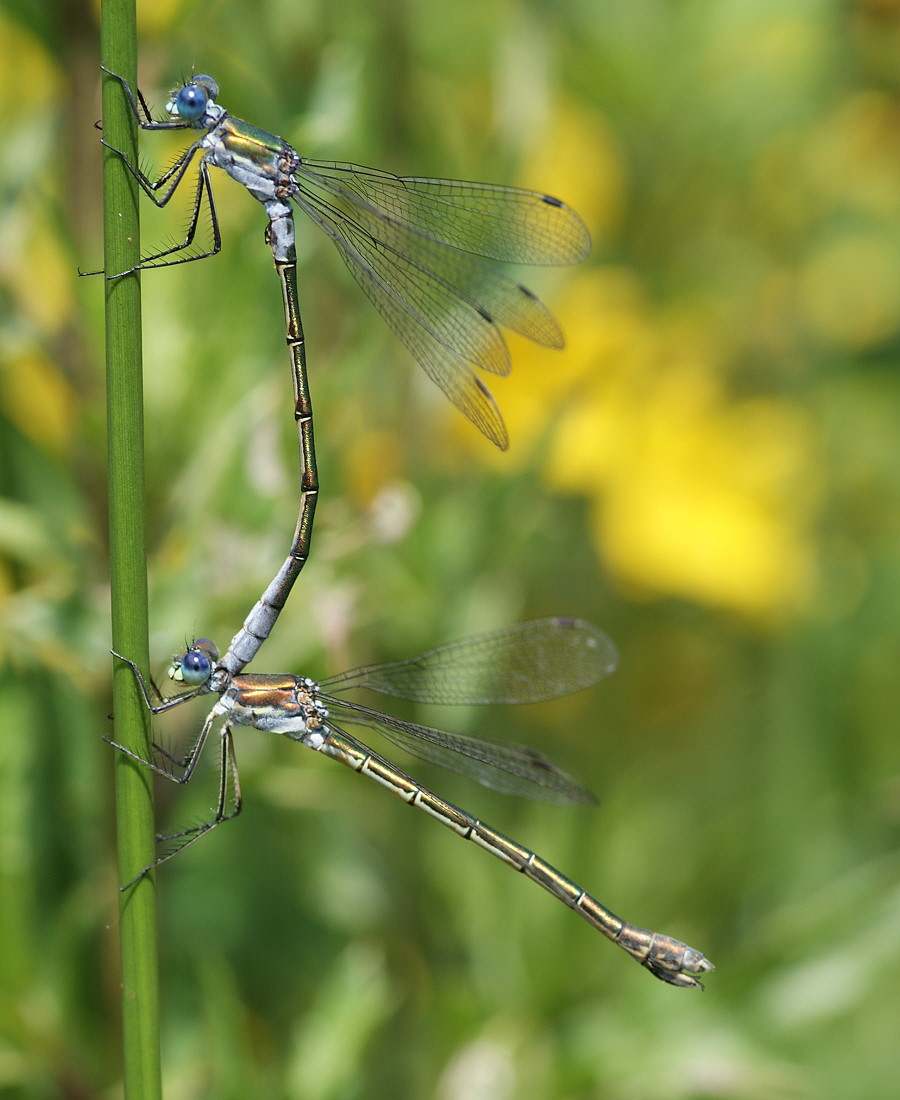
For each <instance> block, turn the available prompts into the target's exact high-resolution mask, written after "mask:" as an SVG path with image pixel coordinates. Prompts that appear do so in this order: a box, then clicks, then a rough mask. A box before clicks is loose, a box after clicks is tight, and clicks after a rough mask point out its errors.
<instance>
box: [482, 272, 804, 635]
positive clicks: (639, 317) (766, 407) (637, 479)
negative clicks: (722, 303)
mask: <svg viewBox="0 0 900 1100" xmlns="http://www.w3.org/2000/svg"><path fill="white" fill-rule="evenodd" d="M559 312H560V316H561V320H562V321H563V325H564V328H565V330H566V332H567V333H568V335H569V337H570V344H569V347H568V348H567V350H566V351H565V352H564V353H563V355H562V356H560V357H559V358H558V359H555V360H553V361H551V360H550V359H549V357H548V355H547V353H546V352H544V351H541V350H539V349H538V350H534V351H531V350H529V349H528V348H527V347H526V346H525V344H524V342H523V343H522V344H521V345H517V347H516V349H515V363H516V366H515V371H514V375H513V378H514V382H515V385H511V386H510V392H509V393H508V394H507V393H504V394H503V396H502V401H501V404H502V408H503V410H504V414H505V416H506V419H507V422H508V424H509V429H510V436H511V438H512V440H513V449H512V452H511V453H512V456H513V460H515V456H516V454H519V455H523V456H525V458H526V459H527V456H528V454H529V453H531V452H532V451H533V448H534V445H535V444H536V442H537V441H538V440H540V439H541V438H542V437H546V438H547V439H548V441H549V450H548V459H547V461H546V463H545V465H544V469H545V472H546V482H547V485H548V486H549V487H551V488H554V489H559V490H564V491H568V492H574V493H580V494H583V495H584V496H586V497H587V498H588V499H589V501H590V510H591V527H592V532H593V538H594V542H595V545H596V548H597V551H598V553H599V555H600V557H601V558H602V560H603V562H604V563H605V565H606V567H607V568H608V570H609V571H610V573H611V574H612V577H613V579H614V580H615V579H617V580H618V581H619V582H620V583H622V584H625V585H628V586H630V587H632V588H634V589H637V590H638V591H644V592H646V593H647V594H654V593H660V594H672V595H678V596H682V597H684V598H687V599H694V600H698V601H701V602H704V603H708V604H711V605H714V606H719V607H723V608H728V609H731V610H735V611H738V612H740V613H745V614H749V615H752V616H754V617H762V618H777V617H779V616H782V615H785V614H792V613H796V612H797V611H798V610H801V609H802V608H803V607H804V606H805V605H806V604H807V603H808V601H809V600H810V598H811V596H812V594H813V590H814V587H815V559H814V544H813V540H812V536H811V532H810V525H811V518H812V516H813V514H814V511H815V508H816V502H817V499H818V494H819V489H820V485H819V475H818V467H817V464H816V462H815V453H814V452H815V435H814V431H813V428H812V426H811V424H810V422H809V419H808V415H807V414H806V413H805V412H804V411H803V410H802V409H801V408H799V407H798V406H795V405H793V404H791V403H790V402H788V401H786V400H784V399H782V398H779V397H764V398H763V397H755V398H752V399H744V400H736V399H735V398H733V397H731V396H730V395H729V393H728V392H727V390H726V388H725V386H724V384H723V382H722V371H723V365H724V362H725V360H726V356H727V352H726V351H725V350H723V349H721V348H720V347H718V345H717V341H716V338H715V335H714V326H713V325H712V324H709V325H706V324H705V323H704V320H703V317H702V314H699V313H697V312H696V311H695V312H693V313H690V314H687V313H684V314H670V315H655V314H654V313H653V312H652V310H651V309H650V307H649V306H648V305H647V304H646V302H645V300H644V297H643V294H642V291H641V287H640V283H639V282H638V280H637V279H635V278H634V277H633V276H632V275H630V274H628V273H627V272H624V271H621V270H617V269H607V270H603V271H594V272H590V273H587V274H584V275H580V276H578V277H577V278H576V279H575V280H574V281H573V283H572V285H571V287H570V288H569V291H568V294H567V297H566V301H565V303H564V304H563V306H562V307H561V308H560V310H559ZM501 461H502V459H501ZM506 461H509V459H508V458H507V459H506Z"/></svg>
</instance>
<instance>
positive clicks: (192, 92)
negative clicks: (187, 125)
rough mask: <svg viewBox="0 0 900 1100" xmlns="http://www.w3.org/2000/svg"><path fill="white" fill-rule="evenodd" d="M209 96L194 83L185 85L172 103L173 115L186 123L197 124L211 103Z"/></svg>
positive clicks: (202, 88)
mask: <svg viewBox="0 0 900 1100" xmlns="http://www.w3.org/2000/svg"><path fill="white" fill-rule="evenodd" d="M209 99H210V97H209V94H208V93H207V91H206V89H205V88H204V87H202V86H200V85H198V84H197V82H196V81H193V82H192V83H190V84H185V86H184V87H183V88H182V89H181V91H180V92H179V93H178V95H176V96H175V99H174V101H173V103H172V114H176V115H178V116H179V118H183V119H184V120H185V122H195V121H196V120H197V119H198V118H200V116H201V115H202V114H203V112H204V111H205V110H206V106H207V104H208V103H209Z"/></svg>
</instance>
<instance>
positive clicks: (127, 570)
mask: <svg viewBox="0 0 900 1100" xmlns="http://www.w3.org/2000/svg"><path fill="white" fill-rule="evenodd" d="M100 38H101V55H102V60H103V63H104V65H106V66H107V68H109V69H111V70H112V71H113V72H117V73H121V74H122V75H124V76H125V77H126V78H127V79H128V80H129V82H130V83H131V84H132V86H134V85H135V82H136V55H137V35H136V26H135V7H134V0H104V3H103V5H102V9H101V28H100ZM103 129H104V134H105V135H106V138H107V140H108V141H109V142H110V143H111V144H112V145H114V146H115V147H116V148H118V149H121V150H122V151H123V152H124V153H125V155H126V156H128V157H129V158H130V160H131V162H132V163H137V128H136V126H135V123H134V119H133V117H132V115H131V112H130V111H129V110H128V108H127V104H126V103H125V100H124V97H123V96H122V89H121V88H120V87H119V85H118V84H117V83H116V82H115V81H114V80H110V79H108V78H104V81H103ZM103 208H104V214H103V218H104V221H103V228H104V266H105V269H106V271H108V272H116V271H123V270H127V269H128V268H129V267H131V266H133V265H134V264H136V263H137V262H138V259H139V256H140V240H139V226H138V188H137V185H136V183H135V181H134V179H133V178H132V177H131V175H130V174H129V173H128V171H127V170H126V168H125V166H124V165H123V164H122V161H121V159H120V158H119V157H117V156H116V155H115V154H113V153H110V152H108V151H105V153H104V158H103ZM104 285H105V289H106V383H107V439H108V463H109V465H108V474H109V540H110V585H111V605H112V638H113V648H114V649H115V650H116V651H117V652H119V653H123V654H127V655H128V656H129V657H132V658H133V659H134V660H136V661H138V662H139V663H141V664H142V665H143V667H145V668H146V666H147V556H146V535H145V521H144V516H145V505H144V426H143V403H142V402H143V378H142V371H141V296H140V278H139V276H138V275H129V276H126V277H125V278H122V279H116V280H113V281H110V280H106V281H105V284H104ZM113 707H114V714H115V735H116V740H117V741H119V742H120V743H121V744H123V745H127V746H129V747H130V748H132V749H133V750H134V751H135V752H136V753H138V754H139V755H141V756H143V757H144V758H145V759H147V758H149V751H150V724H149V716H148V715H147V713H146V709H145V707H144V705H143V702H142V699H141V697H140V695H139V694H138V691H137V689H136V685H135V684H134V680H133V677H132V675H131V671H130V670H129V669H128V668H127V667H126V666H125V665H123V664H121V663H118V662H117V663H116V664H115V665H114V678H113ZM115 779H116V829H117V843H118V858H119V880H120V881H121V882H127V881H128V880H129V879H131V878H133V877H134V875H135V873H136V872H137V871H139V870H140V868H141V867H146V866H147V865H148V864H149V863H151V862H152V860H153V853H154V835H155V831H154V813H153V783H152V775H151V773H150V772H149V771H148V770H147V769H145V768H141V767H140V765H138V764H136V763H135V762H134V761H132V760H129V759H128V758H127V757H125V756H124V755H122V754H119V755H118V758H117V760H116V767H115ZM120 948H121V965H122V1036H123V1044H122V1056H123V1073H124V1085H125V1096H126V1097H127V1098H128V1100H158V1098H159V1097H161V1095H162V1089H161V1067H160V1055H159V975H158V962H157V926H156V884H155V879H154V876H153V875H152V874H150V875H146V876H144V878H142V879H141V880H140V881H139V882H138V883H136V884H135V885H134V886H133V887H131V888H130V889H129V890H127V891H126V892H125V893H123V894H122V895H121V910H120Z"/></svg>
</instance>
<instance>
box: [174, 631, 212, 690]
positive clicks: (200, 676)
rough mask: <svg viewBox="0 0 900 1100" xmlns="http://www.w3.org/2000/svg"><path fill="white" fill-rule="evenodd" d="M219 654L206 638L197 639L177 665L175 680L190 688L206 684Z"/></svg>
mask: <svg viewBox="0 0 900 1100" xmlns="http://www.w3.org/2000/svg"><path fill="white" fill-rule="evenodd" d="M218 656H219V652H218V650H217V649H216V647H215V646H214V645H213V643H212V642H210V641H209V640H208V639H207V638H199V639H198V640H197V641H196V642H194V644H193V645H192V646H191V648H190V649H189V650H187V652H186V653H184V654H183V656H182V657H181V659H180V660H179V661H178V663H177V669H178V672H179V673H180V675H179V676H178V677H177V679H179V680H181V681H182V682H183V683H185V684H188V685H189V686H190V687H199V685H200V684H204V683H206V681H207V680H208V679H209V677H210V674H211V673H212V670H213V665H214V664H215V662H216V660H217V659H218Z"/></svg>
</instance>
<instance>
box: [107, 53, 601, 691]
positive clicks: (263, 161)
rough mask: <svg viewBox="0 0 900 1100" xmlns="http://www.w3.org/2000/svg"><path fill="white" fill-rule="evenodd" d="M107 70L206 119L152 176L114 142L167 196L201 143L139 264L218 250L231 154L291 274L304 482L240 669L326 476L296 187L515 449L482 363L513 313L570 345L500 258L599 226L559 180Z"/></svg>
mask: <svg viewBox="0 0 900 1100" xmlns="http://www.w3.org/2000/svg"><path fill="white" fill-rule="evenodd" d="M104 72H106V73H108V75H109V76H111V77H113V79H115V80H117V81H118V82H119V83H120V84H121V86H122V89H123V91H124V93H125V95H126V97H127V99H128V102H129V104H130V106H131V109H132V111H133V112H134V116H135V118H136V120H137V122H138V124H139V125H140V127H141V128H142V129H144V130H182V129H185V130H198V131H202V136H201V137H199V138H198V139H197V140H196V141H195V142H194V143H193V144H192V145H191V146H190V147H189V148H188V149H186V150H185V151H184V153H182V154H181V156H180V157H178V159H177V160H176V161H175V163H174V164H173V165H172V166H171V167H170V168H169V169H168V170H167V171H166V172H164V173H163V174H162V175H161V176H160V177H159V178H158V179H156V180H153V179H151V178H149V177H148V176H147V175H146V174H145V173H144V172H142V171H141V169H140V168H139V167H136V166H135V165H132V164H130V163H129V162H128V160H127V158H125V157H124V155H123V154H122V153H121V152H120V151H119V150H113V151H114V152H116V153H119V155H120V156H122V157H123V160H124V161H125V163H126V165H127V167H128V169H129V171H130V172H131V173H132V175H133V176H134V177H135V179H136V180H137V181H138V183H139V184H140V186H141V188H142V190H143V191H144V192H145V193H146V194H147V195H148V196H149V197H150V198H151V199H152V201H153V202H154V203H155V204H156V205H157V206H165V205H166V204H167V203H168V202H169V201H170V199H171V198H172V196H173V194H174V193H175V191H176V189H177V188H178V185H179V184H180V183H181V181H182V180H183V178H184V176H185V173H186V172H187V170H188V168H189V166H190V164H191V163H192V161H193V160H194V157H195V156H196V155H197V154H198V153H200V154H201V156H200V160H199V167H198V175H197V185H196V191H195V194H194V203H193V209H192V213H191V216H190V220H189V223H188V228H187V232H186V234H185V237H184V240H183V241H182V242H181V243H180V244H175V245H173V246H172V247H170V248H167V249H165V250H164V251H162V252H159V253H157V254H155V255H153V256H148V257H146V258H145V259H143V260H142V261H141V262H140V264H138V265H137V267H136V268H134V269H132V270H139V269H140V270H146V269H147V268H152V267H165V266H168V265H171V264H178V263H185V262H188V261H190V260H197V259H203V258H205V257H207V256H211V255H214V254H215V253H217V252H218V251H219V250H220V248H221V235H220V232H219V222H218V218H217V216H216V207H215V202H214V199H213V191H212V184H211V181H210V176H209V169H210V168H211V167H212V168H221V169H223V170H224V171H225V172H226V173H227V174H228V175H229V176H231V178H232V179H234V180H236V181H237V182H238V183H240V184H242V185H243V186H244V187H246V188H247V190H248V191H249V192H250V194H251V195H253V197H254V198H256V199H258V200H259V201H260V202H261V203H262V204H263V206H264V207H265V210H266V214H267V216H268V219H269V222H268V226H267V229H266V239H267V241H268V243H269V245H270V247H271V249H272V254H273V256H274V259H275V268H276V270H277V272H278V275H279V278H280V280H281V288H282V295H283V299H284V310H285V316H286V320H287V340H288V345H289V347H290V349H291V362H292V370H293V379H294V396H295V416H296V418H297V422H298V428H299V432H300V454H301V481H302V488H303V497H302V500H301V506H300V515H299V518H298V522H297V528H296V532H295V535H294V541H293V543H292V546H291V550H290V553H289V555H288V557H287V559H286V560H285V562H284V565H283V566H282V568H281V570H280V571H279V573H278V575H277V576H276V577H275V579H274V580H273V582H272V584H271V585H270V586H269V588H268V589H267V590H266V592H265V593H264V595H263V597H262V598H261V600H260V602H259V603H258V604H257V605H256V607H255V608H254V609H253V611H252V612H251V613H250V615H249V616H248V618H247V620H246V622H245V623H244V626H243V627H242V629H241V631H240V633H239V634H238V635H236V637H235V638H234V639H233V640H232V643H231V645H230V646H229V648H228V651H227V652H226V654H225V656H224V657H223V658H222V660H221V664H222V666H223V667H224V668H226V669H227V670H228V671H229V672H231V673H232V674H234V673H237V672H240V671H241V670H242V669H243V668H244V667H245V666H246V665H247V664H248V662H249V661H250V660H251V659H252V658H253V656H254V655H255V653H256V652H257V650H258V649H259V646H260V645H261V644H262V641H263V640H264V639H265V638H266V637H267V636H268V634H269V631H270V630H271V628H272V625H273V624H274V621H275V619H276V618H277V616H278V613H279V611H280V610H281V608H282V606H283V605H284V602H285V600H286V599H287V597H288V594H289V593H290V590H291V587H292V585H293V583H294V581H295V580H296V578H297V575H298V574H299V572H300V570H301V569H302V568H303V564H304V562H305V561H306V558H307V556H308V554H309V540H310V535H311V531H312V523H313V514H314V511H315V503H316V493H317V488H318V477H317V472H316V464H315V450H314V440H313V425H312V407H311V404H310V400H309V386H308V383H307V376H306V361H305V350H304V348H305V345H304V339H303V331H302V327H301V321H300V306H299V299H298V294H297V254H296V245H295V230H294V222H293V208H292V206H291V202H295V203H296V204H297V205H298V206H299V207H300V209H301V210H303V211H304V212H305V213H306V214H308V215H309V216H310V218H312V220H313V221H314V222H315V223H316V224H317V225H318V226H319V227H320V228H321V229H323V230H324V231H325V232H326V233H327V234H328V236H329V237H331V239H332V241H333V242H334V244H335V246H336V247H337V249H338V251H339V252H340V254H341V257H342V258H343V260H344V261H345V263H346V264H347V267H348V268H349V269H350V272H351V273H352V274H353V276H354V278H355V279H356V281H357V282H358V283H359V285H360V286H361V287H362V289H363V290H364V291H365V293H366V294H367V295H368V297H369V299H370V300H371V301H372V303H373V305H374V306H375V308H376V309H377V310H378V312H379V313H380V314H381V315H382V317H383V318H384V319H385V321H387V323H388V324H389V325H390V327H391V328H392V329H393V330H394V332H395V333H396V334H397V336H398V337H399V338H400V340H401V341H402V342H403V343H404V344H405V345H406V347H407V348H408V349H409V351H410V352H411V353H412V355H413V356H414V357H415V358H416V359H417V360H418V362H419V363H420V364H421V365H422V367H423V368H424V370H425V372H426V373H427V374H428V375H429V377H430V378H431V379H432V380H433V381H434V382H436V383H437V385H438V386H440V388H441V389H442V390H443V391H444V393H445V394H446V395H447V396H448V397H449V398H450V400H451V401H452V402H453V404H454V405H456V406H457V408H458V409H460V410H461V411H462V412H463V413H464V414H465V415H466V416H467V417H468V418H469V420H471V421H472V423H473V424H475V426H476V427H477V428H478V429H479V430H480V431H481V432H483V433H484V435H486V436H487V437H488V439H490V440H491V441H492V442H494V443H495V444H496V445H497V446H498V447H501V448H504V449H505V448H506V446H507V443H508V438H507V434H506V427H505V425H504V423H503V418H502V416H501V415H500V412H499V410H498V409H497V406H496V404H495V402H494V399H493V397H492V396H491V394H490V393H489V391H488V390H487V388H486V387H485V385H484V384H483V383H482V382H481V380H480V379H479V378H478V377H477V376H476V374H475V373H474V371H473V370H472V366H471V365H474V366H476V367H480V368H481V369H483V370H485V371H488V372H490V373H493V374H498V375H505V374H508V373H509V370H510V358H509V351H508V349H507V346H506V343H505V341H504V339H503V336H502V334H501V332H500V326H501V325H502V326H505V327H506V328H509V329H512V330H513V331H516V332H519V333H521V334H522V335H524V336H526V337H528V338H529V339H531V340H533V341H534V342H536V343H538V344H541V345H543V346H546V347H552V348H560V347H562V346H563V335H562V332H561V330H560V328H559V325H558V324H557V322H556V320H555V319H554V318H553V316H552V314H551V313H550V311H549V310H548V309H547V308H546V307H545V306H544V305H543V303H541V302H540V301H539V300H538V298H536V297H535V295H534V294H533V293H532V292H531V291H530V290H528V289H527V288H526V287H525V286H523V285H522V284H521V283H519V282H517V281H515V280H514V279H512V278H510V277H509V276H508V275H506V274H504V273H503V272H502V271H500V270H498V268H497V267H496V265H495V263H493V262H490V261H499V262H502V263H521V264H537V265H539V264H570V263H576V262H578V261H579V260H582V259H584V257H585V256H586V255H587V253H588V251H589V249H590V237H589V234H588V231H587V229H586V228H585V226H584V223H583V222H582V221H581V219H580V218H579V217H578V215H577V214H576V213H575V212H574V211H573V210H572V209H571V208H570V207H568V206H566V205H565V203H563V202H561V201H560V200H559V199H556V198H553V197H552V196H550V195H546V194H541V193H539V192H535V191H526V190H523V189H521V188H515V187H503V186H498V185H494V184H486V183H468V182H461V181H459V180H447V179H424V178H419V177H400V176H394V175H391V174H390V173H388V172H380V171H376V170H374V169H371V168H364V167H362V166H360V165H357V164H342V163H335V162H331V161H315V160H310V159H308V158H306V157H301V156H300V154H299V153H297V152H296V150H295V149H293V148H292V147H291V146H290V145H289V144H288V143H287V142H286V141H284V140H283V139H282V138H280V137H278V136H277V135H275V134H270V133H267V132H266V131H264V130H260V129H258V128H257V127H255V126H251V125H250V124H249V123H247V122H244V121H242V120H241V119H237V118H234V117H232V116H231V115H229V114H228V113H227V112H226V110H225V108H224V107H221V106H219V105H218V104H217V103H216V100H217V98H218V95H219V88H218V85H217V84H216V82H215V81H214V80H213V79H212V77H210V76H205V75H200V76H196V77H194V78H193V79H192V80H190V81H188V82H186V83H185V84H184V85H183V86H182V87H180V88H178V89H176V90H175V91H173V92H172V95H171V97H170V99H169V101H168V103H167V104H166V111H167V114H168V116H169V117H168V118H165V119H154V118H153V117H152V114H151V112H150V109H149V108H148V106H147V103H146V101H145V99H144V97H143V95H142V94H141V92H140V90H138V91H137V95H136V96H135V93H134V92H133V91H132V89H131V87H130V86H129V85H128V83H127V82H126V81H125V80H124V78H122V77H121V76H118V75H117V74H115V73H112V72H110V71H109V70H108V69H104ZM204 209H206V210H207V211H208V213H209V218H210V224H211V229H212V242H211V245H210V246H209V247H207V248H205V249H204V248H202V247H195V245H194V240H195V236H196V233H197V227H198V224H199V222H200V218H201V214H202V211H203V210H204ZM127 274H130V272H127V271H126V272H119V273H117V274H116V275H113V276H110V277H111V278H115V277H118V276H120V275H127Z"/></svg>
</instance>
